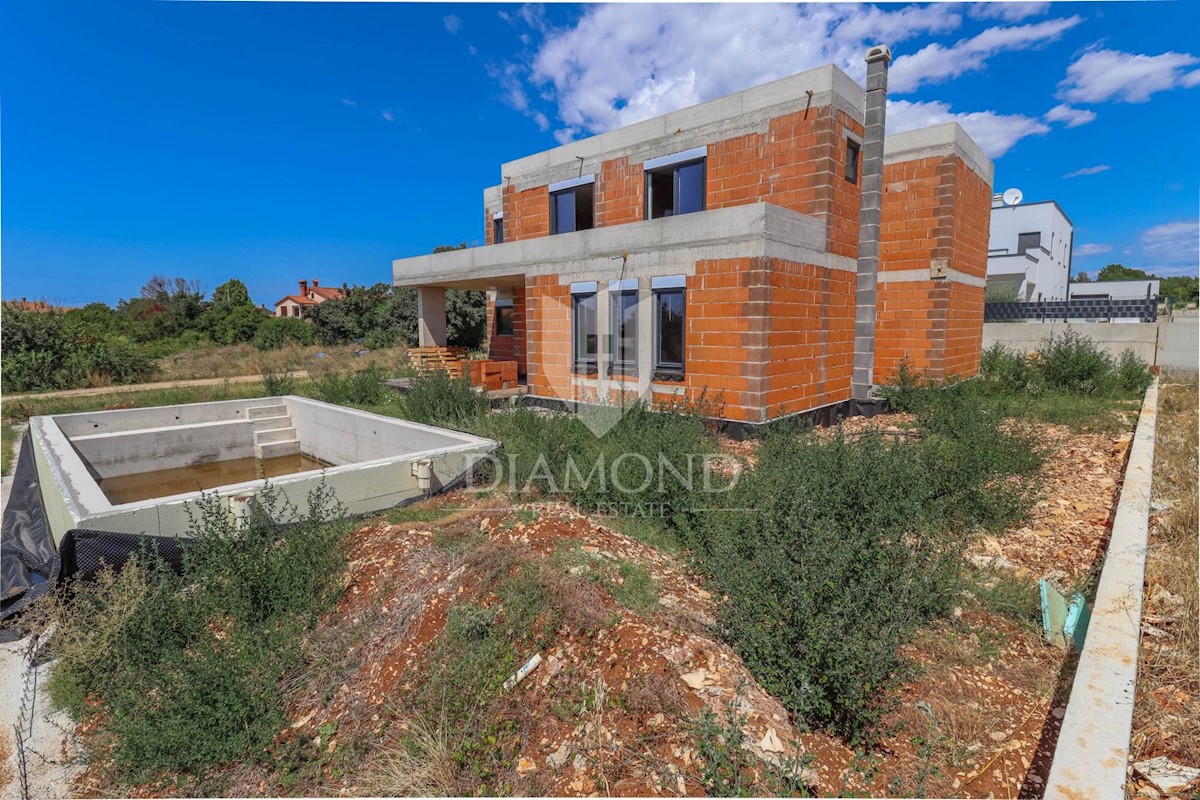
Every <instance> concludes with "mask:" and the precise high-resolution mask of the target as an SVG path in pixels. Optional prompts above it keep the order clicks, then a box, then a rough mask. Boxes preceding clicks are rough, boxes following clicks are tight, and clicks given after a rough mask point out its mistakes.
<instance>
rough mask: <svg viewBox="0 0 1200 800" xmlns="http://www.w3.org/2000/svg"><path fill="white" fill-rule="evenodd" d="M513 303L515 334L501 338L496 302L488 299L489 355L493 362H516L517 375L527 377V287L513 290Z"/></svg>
mask: <svg viewBox="0 0 1200 800" xmlns="http://www.w3.org/2000/svg"><path fill="white" fill-rule="evenodd" d="M512 301H513V332H512V334H511V335H507V336H500V335H498V334H497V333H496V301H495V300H493V299H492V298H490V297H489V298H488V303H487V354H488V358H489V359H491V360H492V361H516V362H517V374H518V375H525V374H526V371H527V362H526V355H525V350H526V341H527V340H526V335H525V334H526V327H525V287H524V286H518V287H515V288H513V289H512Z"/></svg>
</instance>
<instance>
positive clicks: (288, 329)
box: [252, 317, 317, 350]
mask: <svg viewBox="0 0 1200 800" xmlns="http://www.w3.org/2000/svg"><path fill="white" fill-rule="evenodd" d="M252 342H253V344H254V346H255V347H256V348H258V349H259V350H277V349H279V348H280V347H283V346H284V345H285V344H289V343H291V344H298V345H304V346H307V345H310V344H316V342H317V329H316V328H315V327H313V325H312V323H310V322H308V321H306V320H303V319H300V318H299V317H267V318H266V319H265V320H263V322H262V324H261V325H259V326H258V330H257V331H256V332H255V334H254V339H253V340H252Z"/></svg>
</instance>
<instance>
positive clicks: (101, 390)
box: [6, 370, 308, 400]
mask: <svg viewBox="0 0 1200 800" xmlns="http://www.w3.org/2000/svg"><path fill="white" fill-rule="evenodd" d="M292 377H293V378H301V379H302V378H307V377H308V372H307V371H306V370H300V371H298V372H293V373H292ZM261 381H262V376H261V375H239V376H237V377H233V378H197V379H195V380H189V381H160V382H158V383H131V384H127V385H124V386H90V387H88V388H86V389H62V390H60V391H57V392H31V393H28V394H10V395H8V396H7V398H6V399H8V400H43V399H46V398H48V397H92V396H94V395H101V394H124V393H126V392H151V391H154V390H156V389H186V388H188V387H190V386H220V385H221V384H223V383H255V382H261Z"/></svg>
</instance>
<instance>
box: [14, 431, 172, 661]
mask: <svg viewBox="0 0 1200 800" xmlns="http://www.w3.org/2000/svg"><path fill="white" fill-rule="evenodd" d="M186 541H187V540H186V539H179V538H176V537H173V536H144V535H141V534H136V533H114V532H112V531H92V530H84V529H75V530H69V531H67V532H66V534H65V535H64V536H63V539H62V541H61V542H59V545H58V550H57V551H55V549H54V536H53V534H52V533H51V532H50V523H49V520H48V519H47V518H46V507H45V505H44V504H43V503H42V491H41V485H40V483H39V481H38V474H37V465H36V464H35V463H34V460H33V447H32V445H31V444H30V441H29V434H28V433H26V434H25V440H24V441H22V442H21V455H20V456H19V457H18V459H17V468H16V470H14V472H13V487H12V493H11V494H10V495H9V497H8V505H7V506H5V509H4V525H3V531H2V535H0V587H2V588H0V621H4V620H9V619H11V618H13V617H15V616H16V615H17V614H19V613H20V612H21V611H23V610H24V609H25V608H27V607H28V606H29V604H30V603H32V602H33V601H34V600H36V599H37V598H39V597H41V596H42V595H44V594H46V593H47V592H50V591H52V590H53V589H54V588H55V587H56V586H57V585H59V584H60V583H61V582H63V581H65V580H66V579H68V578H80V579H83V580H88V579H90V578H93V577H95V575H96V573H98V572H99V571H100V570H101V569H102V568H103V567H104V566H105V565H106V564H107V565H109V566H111V567H112V568H114V569H117V570H119V569H120V568H121V567H123V566H124V565H125V562H127V561H128V560H129V559H130V557H131V556H133V555H135V554H137V553H140V552H144V551H146V550H150V551H151V552H154V553H157V555H158V556H159V557H160V558H161V559H162V560H163V561H165V562H166V563H167V564H169V565H170V566H171V567H172V568H174V569H179V566H180V562H181V561H182V560H183V549H184V547H185V543H186ZM7 634H8V638H12V637H13V636H19V635H20V632H19V631H8V632H7ZM4 638H6V637H5V632H3V631H0V640H4Z"/></svg>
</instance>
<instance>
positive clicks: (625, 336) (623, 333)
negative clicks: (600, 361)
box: [608, 279, 638, 375]
mask: <svg viewBox="0 0 1200 800" xmlns="http://www.w3.org/2000/svg"><path fill="white" fill-rule="evenodd" d="M608 291H609V297H610V298H611V304H610V306H609V323H610V327H611V329H612V367H611V369H612V372H613V374H619V375H636V374H637V326H638V319H637V318H638V313H637V280H636V279H632V280H628V281H613V283H612V284H610V285H609V290H608Z"/></svg>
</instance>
